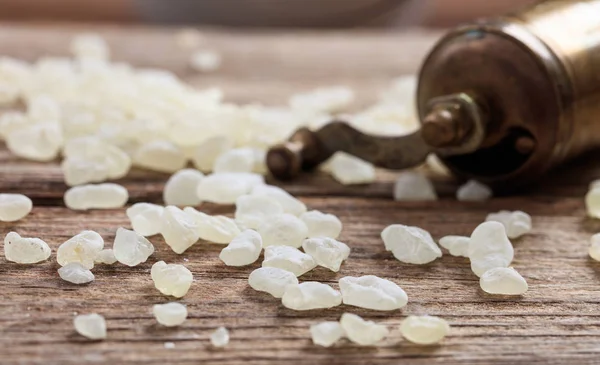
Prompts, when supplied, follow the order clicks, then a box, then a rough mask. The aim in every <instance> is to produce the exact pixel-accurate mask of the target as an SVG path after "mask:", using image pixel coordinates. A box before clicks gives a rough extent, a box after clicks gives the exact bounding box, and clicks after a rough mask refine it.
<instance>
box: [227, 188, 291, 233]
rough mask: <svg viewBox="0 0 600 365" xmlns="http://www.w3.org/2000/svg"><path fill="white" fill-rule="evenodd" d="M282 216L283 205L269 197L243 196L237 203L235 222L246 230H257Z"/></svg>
mask: <svg viewBox="0 0 600 365" xmlns="http://www.w3.org/2000/svg"><path fill="white" fill-rule="evenodd" d="M281 214H283V207H282V206H281V204H279V203H278V202H277V201H276V200H275V199H272V198H270V197H268V196H260V195H242V196H240V197H239V198H238V199H237V200H236V202H235V221H236V222H237V223H238V224H239V225H241V226H244V227H246V228H252V229H257V228H259V227H260V226H261V225H262V224H264V223H265V222H267V221H269V220H270V219H272V218H273V217H275V216H278V215H281Z"/></svg>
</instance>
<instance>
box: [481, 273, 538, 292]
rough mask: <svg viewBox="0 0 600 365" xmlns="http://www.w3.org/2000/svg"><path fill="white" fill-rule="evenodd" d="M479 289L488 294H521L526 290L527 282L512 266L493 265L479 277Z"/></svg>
mask: <svg viewBox="0 0 600 365" xmlns="http://www.w3.org/2000/svg"><path fill="white" fill-rule="evenodd" d="M479 286H481V289H483V291H485V292H486V293H489V294H501V295H521V294H524V293H525V292H526V291H527V288H528V287H527V282H526V281H525V279H523V277H522V276H521V275H520V274H519V273H518V272H517V270H515V269H513V268H512V267H495V268H493V269H489V270H488V271H486V272H484V273H483V275H481V278H480V279H479Z"/></svg>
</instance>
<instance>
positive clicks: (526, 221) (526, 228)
mask: <svg viewBox="0 0 600 365" xmlns="http://www.w3.org/2000/svg"><path fill="white" fill-rule="evenodd" d="M485 220H486V222H489V221H495V222H500V223H502V225H504V228H505V229H506V235H507V236H508V238H519V237H521V236H522V235H524V234H527V233H529V232H530V231H531V216H530V215H529V214H527V213H525V212H522V211H520V210H516V211H514V212H511V211H508V210H501V211H499V212H498V213H491V214H488V216H487V217H486V218H485Z"/></svg>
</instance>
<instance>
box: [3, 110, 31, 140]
mask: <svg viewBox="0 0 600 365" xmlns="http://www.w3.org/2000/svg"><path fill="white" fill-rule="evenodd" d="M29 123H30V121H29V119H28V118H27V116H26V115H25V114H23V113H21V112H13V111H7V112H4V113H2V115H0V139H6V137H7V136H8V135H9V134H10V133H11V132H13V131H15V130H17V129H21V128H23V127H26V126H27V125H29Z"/></svg>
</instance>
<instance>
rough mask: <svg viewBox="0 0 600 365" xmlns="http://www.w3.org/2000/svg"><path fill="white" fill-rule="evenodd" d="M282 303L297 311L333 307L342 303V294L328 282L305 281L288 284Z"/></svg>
mask: <svg viewBox="0 0 600 365" xmlns="http://www.w3.org/2000/svg"><path fill="white" fill-rule="evenodd" d="M281 303H282V304H283V306H284V307H286V308H290V309H293V310H297V311H300V310H311V309H324V308H332V307H336V306H338V305H340V304H342V294H341V293H340V292H339V291H337V290H335V289H333V288H332V287H330V286H329V285H327V284H323V283H319V282H316V281H305V282H303V283H300V284H295V285H288V286H287V287H286V289H285V292H284V293H283V297H281Z"/></svg>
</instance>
